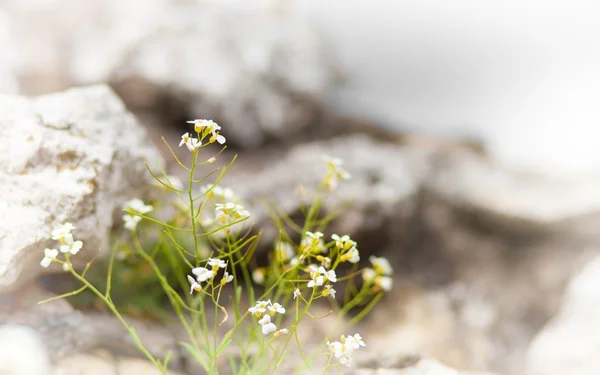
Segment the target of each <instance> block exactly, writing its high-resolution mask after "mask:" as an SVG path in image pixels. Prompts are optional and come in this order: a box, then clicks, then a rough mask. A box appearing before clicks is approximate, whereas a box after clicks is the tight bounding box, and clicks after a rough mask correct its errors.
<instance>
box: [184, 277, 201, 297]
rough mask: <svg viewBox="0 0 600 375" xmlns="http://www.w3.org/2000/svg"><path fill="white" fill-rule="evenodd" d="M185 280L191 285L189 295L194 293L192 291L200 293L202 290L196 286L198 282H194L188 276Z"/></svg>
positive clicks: (199, 286) (198, 285)
mask: <svg viewBox="0 0 600 375" xmlns="http://www.w3.org/2000/svg"><path fill="white" fill-rule="evenodd" d="M187 279H188V282H189V283H190V285H191V287H190V294H192V293H194V290H195V291H196V292H200V291H201V290H202V286H201V285H200V284H198V282H197V281H196V280H194V278H193V277H191V276H190V275H188V276H187Z"/></svg>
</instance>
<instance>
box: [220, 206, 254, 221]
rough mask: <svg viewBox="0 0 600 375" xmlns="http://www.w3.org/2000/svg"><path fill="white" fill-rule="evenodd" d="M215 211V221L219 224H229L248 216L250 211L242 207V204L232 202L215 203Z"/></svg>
mask: <svg viewBox="0 0 600 375" xmlns="http://www.w3.org/2000/svg"><path fill="white" fill-rule="evenodd" d="M215 212H216V216H217V222H219V223H221V224H229V223H232V222H234V221H237V220H240V219H243V218H245V217H248V216H250V213H249V212H248V211H247V210H246V209H244V206H242V205H241V204H235V203H232V202H229V203H217V204H216V205H215Z"/></svg>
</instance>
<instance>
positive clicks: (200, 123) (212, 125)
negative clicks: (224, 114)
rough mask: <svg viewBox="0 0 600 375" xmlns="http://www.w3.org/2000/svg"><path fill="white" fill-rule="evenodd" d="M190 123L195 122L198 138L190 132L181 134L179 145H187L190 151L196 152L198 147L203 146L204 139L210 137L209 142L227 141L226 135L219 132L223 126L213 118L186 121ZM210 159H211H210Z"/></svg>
mask: <svg viewBox="0 0 600 375" xmlns="http://www.w3.org/2000/svg"><path fill="white" fill-rule="evenodd" d="M186 122H187V123H189V124H194V131H195V132H196V134H197V136H198V138H195V137H192V136H191V135H190V133H189V132H188V133H185V134H184V135H182V136H181V141H180V142H179V147H181V146H183V145H185V147H187V149H188V150H189V151H190V152H194V151H195V150H196V149H198V148H200V147H201V146H202V141H203V140H205V139H206V137H209V138H208V143H214V142H219V144H223V143H225V137H223V136H222V135H220V134H219V131H220V130H221V127H220V126H219V125H217V123H216V122H214V121H212V120H192V121H186ZM209 160H210V159H209Z"/></svg>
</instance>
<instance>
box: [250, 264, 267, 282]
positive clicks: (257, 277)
mask: <svg viewBox="0 0 600 375" xmlns="http://www.w3.org/2000/svg"><path fill="white" fill-rule="evenodd" d="M252 280H254V282H255V283H257V284H258V285H263V284H264V283H265V269H264V268H262V267H261V268H257V269H255V270H254V271H252Z"/></svg>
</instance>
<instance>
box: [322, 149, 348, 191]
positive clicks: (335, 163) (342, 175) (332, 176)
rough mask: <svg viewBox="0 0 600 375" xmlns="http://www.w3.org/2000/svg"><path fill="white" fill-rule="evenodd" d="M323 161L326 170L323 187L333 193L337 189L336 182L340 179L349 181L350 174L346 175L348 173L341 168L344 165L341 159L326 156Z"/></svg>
mask: <svg viewBox="0 0 600 375" xmlns="http://www.w3.org/2000/svg"><path fill="white" fill-rule="evenodd" d="M325 160H326V161H327V169H328V172H327V174H326V176H325V181H324V182H325V186H326V187H327V188H328V189H329V191H333V190H335V189H336V188H337V185H338V181H339V180H340V179H342V180H349V179H350V177H351V176H350V173H348V171H346V170H345V169H344V168H343V167H342V164H343V163H344V162H343V161H342V159H338V158H332V157H329V156H326V157H325Z"/></svg>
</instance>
